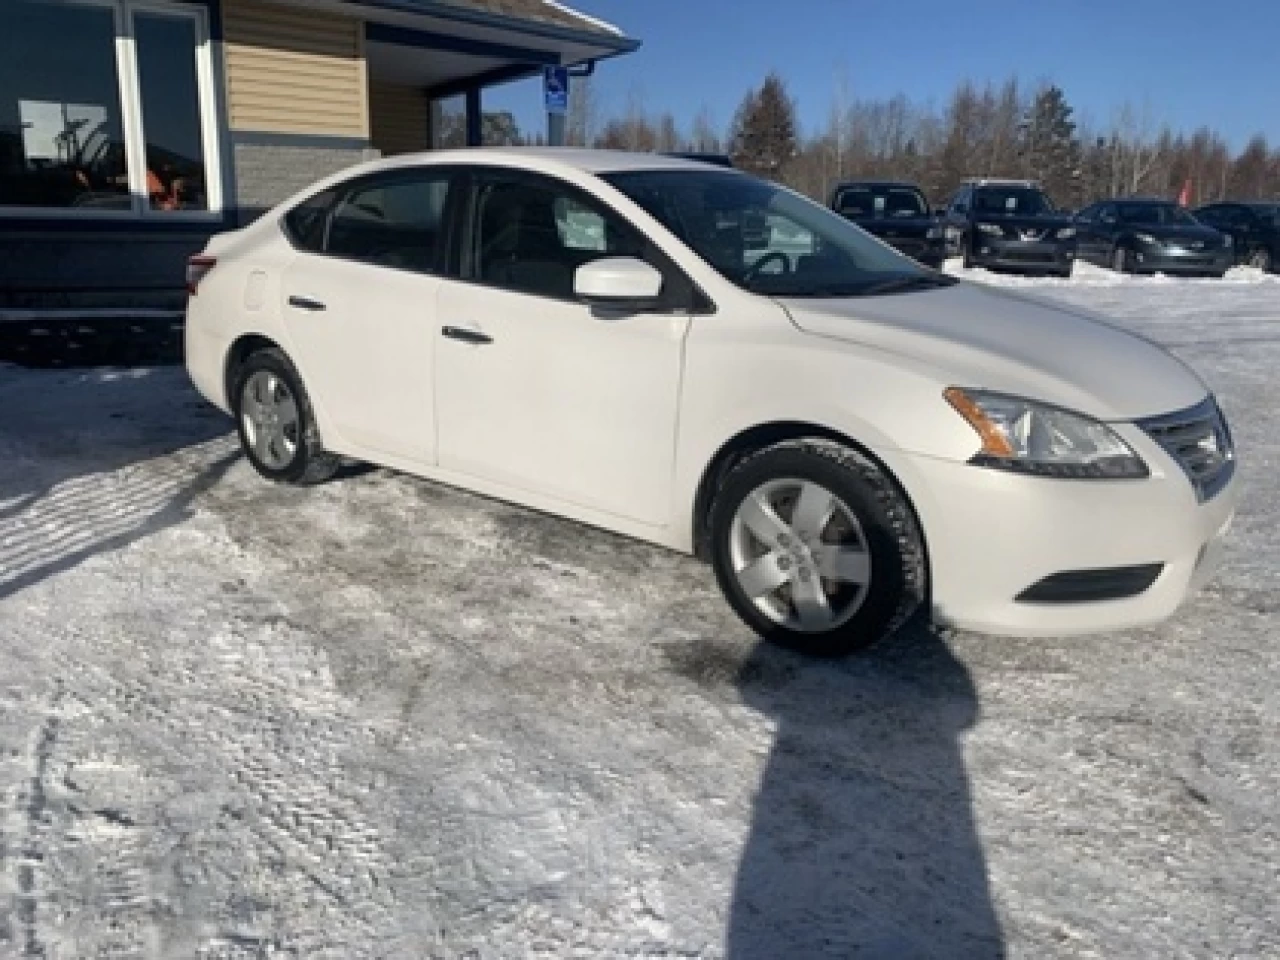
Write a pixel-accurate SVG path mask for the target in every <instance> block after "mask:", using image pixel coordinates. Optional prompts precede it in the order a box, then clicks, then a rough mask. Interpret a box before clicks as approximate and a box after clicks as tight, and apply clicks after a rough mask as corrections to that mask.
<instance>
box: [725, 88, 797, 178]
mask: <svg viewBox="0 0 1280 960" xmlns="http://www.w3.org/2000/svg"><path fill="white" fill-rule="evenodd" d="M730 143H731V147H730V153H731V155H732V157H733V162H734V164H736V165H737V166H739V167H741V168H742V169H743V170H746V171H747V172H748V173H754V174H756V175H758V176H761V177H767V178H769V179H771V180H781V179H782V178H783V176H784V175H785V172H786V168H787V166H788V165H789V164H790V163H791V161H792V160H793V159H794V158H795V156H796V153H797V152H798V151H797V146H798V145H797V134H796V108H795V104H794V103H793V102H792V101H791V98H790V97H788V96H787V90H786V87H785V85H784V84H783V82H782V78H781V77H779V76H778V75H777V74H776V73H770V74H769V75H768V76H767V77H765V80H764V83H763V84H762V85H761V87H760V89H759V90H752V91H750V92H749V93H748V94H747V95H746V97H745V98H743V101H742V105H741V106H739V107H738V112H737V115H736V116H735V117H734V120H733V134H732V136H731V138H730Z"/></svg>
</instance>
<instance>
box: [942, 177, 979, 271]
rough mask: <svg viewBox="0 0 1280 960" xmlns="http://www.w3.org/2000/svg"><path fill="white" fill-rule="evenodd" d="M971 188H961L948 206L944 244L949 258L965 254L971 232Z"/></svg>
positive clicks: (944, 227) (944, 226)
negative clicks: (968, 234) (966, 243)
mask: <svg viewBox="0 0 1280 960" xmlns="http://www.w3.org/2000/svg"><path fill="white" fill-rule="evenodd" d="M971 192H972V191H971V190H970V188H969V187H961V188H960V189H959V190H958V191H957V192H956V195H955V196H953V197H952V198H951V202H950V203H949V204H947V214H946V217H945V218H944V221H943V223H944V225H943V234H942V235H943V243H944V244H945V246H946V252H947V256H948V257H958V256H960V255H961V253H963V243H964V239H965V236H966V234H967V233H968V231H969V197H970V194H971Z"/></svg>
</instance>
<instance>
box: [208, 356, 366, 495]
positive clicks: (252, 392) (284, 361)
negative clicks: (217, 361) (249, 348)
mask: <svg viewBox="0 0 1280 960" xmlns="http://www.w3.org/2000/svg"><path fill="white" fill-rule="evenodd" d="M231 396H232V403H233V412H234V414H235V418H236V429H237V431H238V432H239V434H240V445H241V447H243V449H244V452H245V456H246V457H248V459H249V462H250V463H251V464H253V468H254V469H255V470H257V471H258V473H259V474H261V475H262V476H263V477H265V478H267V479H268V480H272V481H275V482H276V483H292V484H299V485H307V484H314V483H323V482H324V481H325V480H328V479H329V478H330V477H332V476H333V475H334V474H335V473H336V472H337V471H338V468H339V467H340V466H341V465H342V460H341V458H340V457H338V456H336V455H334V454H332V453H328V452H326V451H325V449H324V446H323V444H322V443H321V442H320V433H319V431H318V430H317V429H316V420H315V414H314V413H313V412H312V409H311V401H310V399H309V398H308V397H307V392H306V389H305V388H304V387H303V385H302V378H301V377H299V376H298V371H297V370H296V369H294V366H293V364H292V363H291V362H290V361H289V358H288V357H287V356H286V355H285V354H284V352H283V351H281V350H278V349H276V348H274V347H272V348H268V349H264V350H258V351H256V352H255V353H253V354H251V355H250V356H249V357H248V358H247V359H246V360H245V361H244V363H242V364H241V365H240V367H239V369H238V370H237V371H236V373H235V378H234V386H233V392H232V395H231Z"/></svg>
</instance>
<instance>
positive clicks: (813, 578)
mask: <svg viewBox="0 0 1280 960" xmlns="http://www.w3.org/2000/svg"><path fill="white" fill-rule="evenodd" d="M729 556H730V561H731V563H732V566H733V573H734V576H735V578H736V580H737V583H738V587H739V588H740V589H741V590H742V592H743V593H744V594H745V595H746V596H747V598H748V599H749V600H750V601H751V602H752V603H753V604H755V606H756V607H757V608H758V609H759V610H760V612H761V613H763V614H764V615H765V616H766V617H768V618H769V619H770V620H771V621H773V622H774V623H777V624H778V625H780V626H783V627H786V628H788V629H791V630H798V631H801V632H804V633H820V632H824V631H828V630H834V629H835V628H837V627H840V626H842V625H843V624H845V623H847V622H848V621H849V620H850V619H851V618H852V617H853V615H854V614H856V613H857V612H858V610H859V609H860V608H861V607H862V605H863V603H864V602H865V600H866V598H867V592H868V589H869V587H870V585H871V553H870V551H869V550H868V547H867V542H866V539H865V537H864V535H863V532H862V525H861V524H860V523H859V522H858V518H857V515H856V514H855V513H854V512H853V510H851V509H850V508H849V506H848V504H846V503H845V502H844V501H843V500H841V499H840V498H839V497H837V496H836V495H835V494H834V493H832V492H831V491H830V490H828V489H827V488H826V487H824V486H822V485H821V484H819V483H815V482H813V481H812V480H799V479H779V480H770V481H768V482H767V483H764V484H761V485H760V486H759V487H757V488H756V489H755V490H753V491H752V492H751V493H750V494H748V495H747V496H746V497H745V498H743V500H742V502H741V503H740V504H739V505H738V509H737V511H736V512H735V513H734V517H733V522H732V524H731V527H730V533H729Z"/></svg>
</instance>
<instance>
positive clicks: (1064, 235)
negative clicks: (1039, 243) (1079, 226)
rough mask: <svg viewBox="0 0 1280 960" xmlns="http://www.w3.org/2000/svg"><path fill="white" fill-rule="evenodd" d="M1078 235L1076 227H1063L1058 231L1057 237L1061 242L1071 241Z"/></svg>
mask: <svg viewBox="0 0 1280 960" xmlns="http://www.w3.org/2000/svg"><path fill="white" fill-rule="evenodd" d="M1075 235H1076V228H1075V227H1062V228H1060V229H1059V230H1058V233H1057V237H1058V239H1059V240H1070V239H1071V238H1072V237H1074V236H1075Z"/></svg>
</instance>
